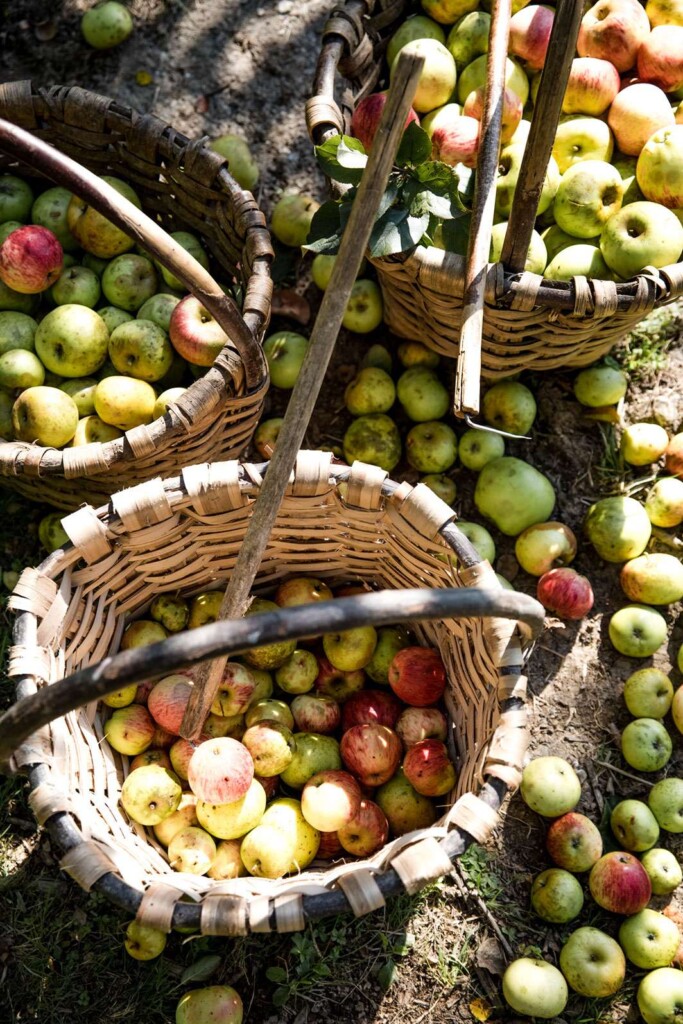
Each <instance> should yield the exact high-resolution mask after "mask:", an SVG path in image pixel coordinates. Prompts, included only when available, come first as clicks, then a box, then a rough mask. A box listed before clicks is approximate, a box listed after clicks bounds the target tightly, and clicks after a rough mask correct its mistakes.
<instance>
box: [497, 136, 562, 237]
mask: <svg viewBox="0 0 683 1024" xmlns="http://www.w3.org/2000/svg"><path fill="white" fill-rule="evenodd" d="M523 156H524V144H523V143H512V142H511V143H510V144H509V145H507V146H505V147H504V148H503V149H502V150H501V153H500V159H499V161H498V174H497V177H496V214H497V215H498V219H499V220H506V219H507V218H508V217H509V216H510V211H511V209H512V200H513V198H514V194H515V189H516V187H517V179H518V178H519V171H520V167H521V165H522V157H523ZM559 184H560V170H559V168H558V164H557V161H556V159H555V158H554V154H553V156H552V157H550V159H549V161H548V167H547V170H546V173H545V179H544V182H543V188H542V190H541V197H540V199H539V201H538V206H537V208H536V213H537V214H539V213H544V212H545V211H546V210H547V209H548V207H549V206H550V204H551V203H552V201H553V199H554V198H555V193H556V192H557V188H558V185H559Z"/></svg>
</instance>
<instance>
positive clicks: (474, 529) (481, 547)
mask: <svg viewBox="0 0 683 1024" xmlns="http://www.w3.org/2000/svg"><path fill="white" fill-rule="evenodd" d="M457 526H458V529H459V530H460V532H461V533H462V534H464V535H465V537H467V539H468V541H469V542H470V544H471V545H472V547H473V548H474V549H475V551H476V552H477V554H478V555H479V557H480V558H481V559H482V561H484V562H490V563H491V565H493V563H494V561H495V557H496V545H495V544H494V542H493V537H492V536H491V534H490V533H489V531H488V530H487V529H486V528H485V527H484V526H480V525H479V523H469V522H466V521H463V520H460V519H459V520H458V522H457Z"/></svg>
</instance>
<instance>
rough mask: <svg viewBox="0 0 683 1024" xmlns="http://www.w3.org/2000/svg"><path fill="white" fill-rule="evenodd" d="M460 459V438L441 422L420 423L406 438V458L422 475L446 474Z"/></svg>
mask: <svg viewBox="0 0 683 1024" xmlns="http://www.w3.org/2000/svg"><path fill="white" fill-rule="evenodd" d="M457 457H458V438H457V437H456V434H455V431H454V430H453V429H452V427H449V426H448V424H447V423H442V422H441V421H440V420H434V421H428V422H426V423H418V424H416V425H415V426H414V427H412V429H411V430H409V431H408V434H407V436H406V458H407V460H408V462H409V463H410V465H411V466H412V467H413V469H417V470H419V472H420V473H445V472H446V470H448V469H450V468H451V466H452V465H453V464H454V462H455V461H456V459H457Z"/></svg>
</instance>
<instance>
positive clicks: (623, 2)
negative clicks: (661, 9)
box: [576, 0, 650, 71]
mask: <svg viewBox="0 0 683 1024" xmlns="http://www.w3.org/2000/svg"><path fill="white" fill-rule="evenodd" d="M649 34H650V22H649V21H648V17H647V15H646V13H645V11H644V10H643V8H642V6H641V5H640V4H639V3H638V0H598V3H596V4H595V5H594V6H593V7H591V8H590V10H589V11H587V12H586V13H585V14H584V16H583V19H582V21H581V27H580V29H579V37H578V40H577V44H576V48H577V50H578V53H579V56H580V57H600V58H601V59H602V60H609V61H611V63H612V64H614V66H615V67H616V69H617V71H628V70H630V68H632V67H633V66H634V64H635V63H636V55H637V53H638V50H639V49H640V46H641V44H642V43H643V42H644V40H645V39H646V37H647V36H648V35H649Z"/></svg>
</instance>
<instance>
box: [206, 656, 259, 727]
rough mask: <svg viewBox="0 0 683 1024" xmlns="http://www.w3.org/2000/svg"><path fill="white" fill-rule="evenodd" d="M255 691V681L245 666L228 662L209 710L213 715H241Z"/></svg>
mask: <svg viewBox="0 0 683 1024" xmlns="http://www.w3.org/2000/svg"><path fill="white" fill-rule="evenodd" d="M255 689H256V680H255V679H254V676H253V674H252V672H251V670H250V669H248V668H247V667H246V665H240V664H239V663H238V662H236V661H229V662H228V663H227V665H226V666H225V668H224V670H223V675H222V677H221V681H220V683H219V686H218V690H217V691H216V696H215V698H214V701H213V704H212V705H211V710H212V711H213V713H214V714H215V715H224V716H226V717H229V716H231V715H242V714H244V712H245V711H246V710H247V708H248V707H249V705H250V703H251V701H252V699H253V696H254V690H255Z"/></svg>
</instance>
